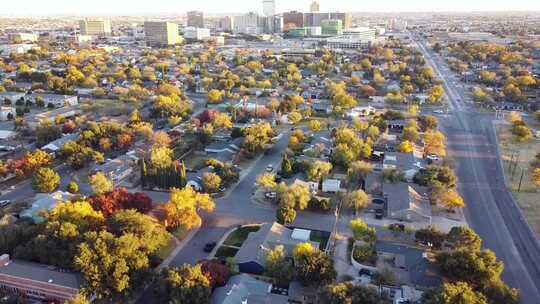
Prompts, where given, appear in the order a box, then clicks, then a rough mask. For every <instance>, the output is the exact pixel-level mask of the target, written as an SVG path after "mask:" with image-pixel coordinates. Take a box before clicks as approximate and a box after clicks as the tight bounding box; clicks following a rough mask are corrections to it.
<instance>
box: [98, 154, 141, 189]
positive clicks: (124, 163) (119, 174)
mask: <svg viewBox="0 0 540 304" xmlns="http://www.w3.org/2000/svg"><path fill="white" fill-rule="evenodd" d="M134 157H135V156H132V155H127V154H124V155H120V156H119V157H117V158H115V159H111V160H108V161H107V162H106V163H104V164H102V165H99V166H97V167H96V168H95V169H94V170H93V171H94V172H102V173H103V174H105V175H106V176H107V177H108V178H109V179H110V180H111V181H112V182H113V183H115V184H117V183H120V182H121V181H122V180H123V179H125V178H126V177H128V176H129V175H130V174H131V173H133V169H134V168H135V167H136V160H135V159H134Z"/></svg>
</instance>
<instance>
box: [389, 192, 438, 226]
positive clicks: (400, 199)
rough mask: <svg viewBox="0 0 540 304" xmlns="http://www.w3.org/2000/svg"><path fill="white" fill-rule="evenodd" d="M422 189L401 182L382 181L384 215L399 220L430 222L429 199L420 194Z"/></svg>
mask: <svg viewBox="0 0 540 304" xmlns="http://www.w3.org/2000/svg"><path fill="white" fill-rule="evenodd" d="M423 191H425V190H424V189H421V188H420V187H417V188H414V187H413V186H412V185H410V184H407V183H403V182H397V183H388V182H383V183H382V192H383V196H384V197H385V199H386V216H387V217H388V218H391V219H395V220H399V221H407V222H428V223H431V206H430V205H429V199H428V198H427V197H426V196H425V195H423V194H421V193H423ZM419 192H420V193H419Z"/></svg>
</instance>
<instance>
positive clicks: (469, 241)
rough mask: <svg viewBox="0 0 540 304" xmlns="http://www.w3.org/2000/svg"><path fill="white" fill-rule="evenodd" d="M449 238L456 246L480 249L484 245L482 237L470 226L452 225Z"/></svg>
mask: <svg viewBox="0 0 540 304" xmlns="http://www.w3.org/2000/svg"><path fill="white" fill-rule="evenodd" d="M447 240H448V242H450V243H451V244H452V245H453V246H454V248H467V249H470V250H480V249H481V247H482V239H480V237H479V236H478V235H477V234H476V233H475V232H474V231H473V230H472V229H471V228H469V227H464V226H456V227H452V229H450V232H448V236H447Z"/></svg>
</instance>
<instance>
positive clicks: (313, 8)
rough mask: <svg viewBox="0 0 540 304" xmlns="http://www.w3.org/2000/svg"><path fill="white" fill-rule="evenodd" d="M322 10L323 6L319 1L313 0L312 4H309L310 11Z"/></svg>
mask: <svg viewBox="0 0 540 304" xmlns="http://www.w3.org/2000/svg"><path fill="white" fill-rule="evenodd" d="M320 10H321V6H320V5H319V2H317V1H313V2H311V5H310V6H309V12H310V13H318V12H319V11H320Z"/></svg>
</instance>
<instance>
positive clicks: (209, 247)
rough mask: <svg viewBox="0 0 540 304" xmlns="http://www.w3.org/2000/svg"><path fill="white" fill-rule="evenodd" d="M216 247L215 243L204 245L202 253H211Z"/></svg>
mask: <svg viewBox="0 0 540 304" xmlns="http://www.w3.org/2000/svg"><path fill="white" fill-rule="evenodd" d="M216 245H217V243H216V242H210V243H206V245H204V252H207V253H210V252H212V250H214V248H216Z"/></svg>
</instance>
